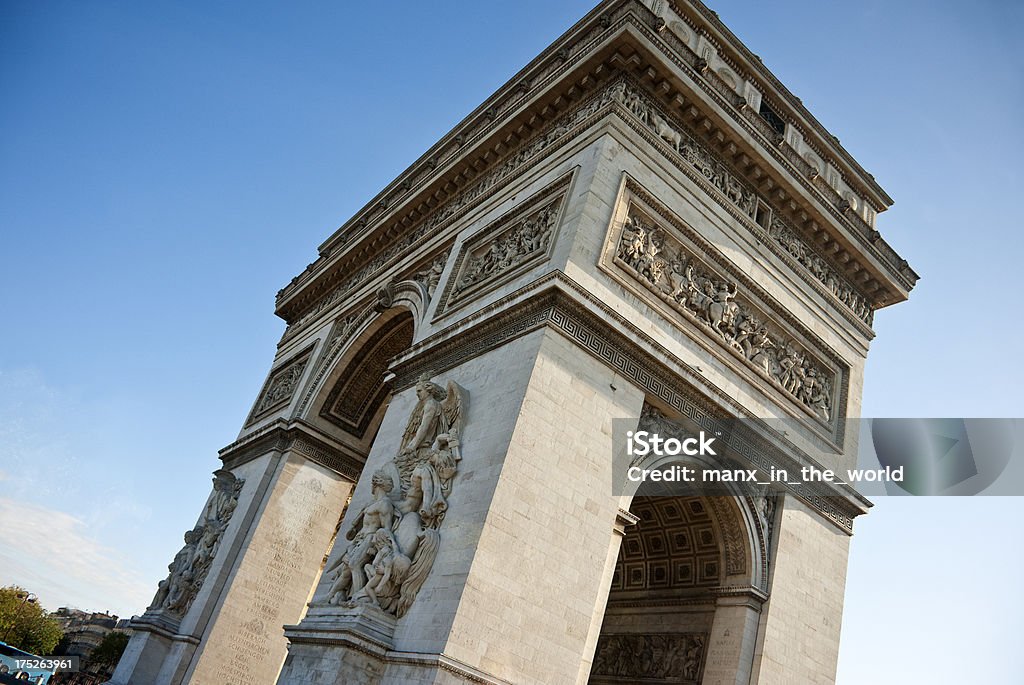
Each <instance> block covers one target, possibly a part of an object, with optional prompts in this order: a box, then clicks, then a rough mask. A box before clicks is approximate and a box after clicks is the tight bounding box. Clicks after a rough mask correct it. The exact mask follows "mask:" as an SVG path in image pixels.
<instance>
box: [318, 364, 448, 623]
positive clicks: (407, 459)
mask: <svg viewBox="0 0 1024 685" xmlns="http://www.w3.org/2000/svg"><path fill="white" fill-rule="evenodd" d="M416 396H417V403H416V406H415V408H414V409H413V411H412V414H411V415H410V416H409V421H408V423H407V424H406V428H405V431H404V433H403V434H402V441H401V447H400V448H399V450H398V454H397V455H396V456H395V458H394V459H392V460H391V462H389V463H388V464H387V465H386V466H385V467H384V468H381V469H378V470H377V471H376V472H375V473H374V474H373V477H372V479H371V484H372V493H373V501H372V502H370V503H369V504H367V505H366V506H365V507H364V508H363V509H362V511H360V512H359V514H358V515H357V516H356V518H355V520H354V522H353V523H352V526H351V528H350V529H349V530H348V532H347V533H346V534H345V538H346V539H347V540H349V545H348V547H347V548H346V549H345V551H344V552H343V553H342V554H341V556H339V557H338V558H337V560H336V561H335V562H334V563H333V564H331V565H330V566H329V567H328V568H327V569H326V571H325V576H326V577H327V578H328V579H329V580H330V581H331V585H330V588H329V589H328V591H327V593H326V595H325V597H324V599H323V600H322V601H320V602H318V604H319V605H321V606H324V605H327V606H332V605H340V606H354V605H356V604H358V603H365V604H371V605H374V606H377V607H379V608H380V609H382V610H384V611H386V612H388V613H391V614H394V615H395V616H397V617H399V618H401V617H402V616H403V615H404V614H405V613H406V611H408V610H409V607H410V606H411V605H412V603H413V601H414V600H415V598H416V594H417V593H418V592H419V590H420V588H421V587H423V583H424V582H425V581H426V578H427V574H429V573H430V569H431V566H432V565H433V563H434V558H435V557H436V556H437V551H438V548H439V545H440V539H441V538H440V528H441V524H442V522H443V521H444V517H445V512H446V511H447V510H448V496H449V495H450V493H451V487H452V480H453V479H454V477H455V474H456V472H457V471H458V468H459V461H461V459H462V455H461V454H460V451H459V436H460V435H461V432H462V425H463V420H464V416H465V412H466V411H467V407H468V398H467V395H466V392H465V391H464V390H463V389H462V388H461V387H460V386H459V385H457V384H456V383H454V382H452V381H449V382H448V384H447V387H441V386H440V385H438V384H437V383H434V382H432V381H431V380H430V379H429V378H428V377H426V376H423V377H421V378H420V380H419V381H418V382H417V384H416Z"/></svg>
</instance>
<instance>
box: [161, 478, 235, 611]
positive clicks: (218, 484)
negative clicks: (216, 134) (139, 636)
mask: <svg viewBox="0 0 1024 685" xmlns="http://www.w3.org/2000/svg"><path fill="white" fill-rule="evenodd" d="M244 484H245V481H244V480H243V479H241V478H236V477H235V475H234V474H233V473H231V472H230V471H225V470H223V469H221V470H218V471H216V472H214V478H213V495H212V496H211V497H210V499H209V501H208V502H207V504H206V508H205V509H204V510H203V516H202V518H201V519H200V521H199V523H198V524H196V527H195V528H193V529H192V530H190V531H187V532H186V533H185V546H184V547H182V548H181V550H180V551H179V552H178V554H177V555H175V557H174V561H172V562H171V564H170V565H169V566H168V567H167V570H168V571H169V572H170V573H169V574H168V576H167V578H166V580H162V581H160V585H159V587H158V589H157V591H156V596H154V597H153V603H152V604H150V605H149V608H148V609H147V610H146V613H147V614H150V613H156V614H166V615H169V616H171V617H174V618H177V619H180V618H181V617H182V616H184V615H185V614H186V613H188V610H189V608H190V607H191V606H192V602H193V601H195V598H196V595H197V594H199V589H200V588H201V587H202V586H203V581H205V580H206V575H207V574H208V573H209V571H210V566H211V565H212V563H213V559H214V557H216V556H217V550H218V549H220V542H221V538H222V537H223V536H224V530H225V529H226V528H227V527H228V522H229V521H230V520H231V516H232V515H233V514H234V513H235V508H236V507H237V506H238V496H239V494H240V493H241V492H242V485H244Z"/></svg>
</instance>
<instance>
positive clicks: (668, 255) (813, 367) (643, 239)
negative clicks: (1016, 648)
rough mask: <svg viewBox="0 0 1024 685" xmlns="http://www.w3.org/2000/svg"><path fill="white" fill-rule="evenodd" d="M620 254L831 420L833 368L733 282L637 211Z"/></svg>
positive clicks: (624, 261) (727, 342)
mask: <svg viewBox="0 0 1024 685" xmlns="http://www.w3.org/2000/svg"><path fill="white" fill-rule="evenodd" d="M616 256H617V259H618V261H620V262H621V263H622V264H623V265H625V266H626V267H627V268H628V269H630V270H631V271H633V272H634V273H635V275H636V276H638V277H639V278H640V279H641V280H642V281H644V282H645V283H646V285H647V286H648V287H649V288H650V289H652V290H654V291H655V292H656V293H657V294H658V295H659V296H660V297H661V298H662V299H664V300H666V301H668V302H669V303H670V304H671V305H672V306H673V308H674V309H676V310H677V311H680V312H683V313H685V314H686V315H688V316H689V317H690V318H692V319H693V320H695V321H697V322H699V323H700V324H702V325H703V326H704V327H705V328H706V329H708V330H709V331H710V332H711V334H712V335H713V336H714V337H716V338H718V339H719V340H720V341H721V342H722V344H723V345H725V346H726V347H728V348H730V349H732V350H733V351H735V352H736V353H737V354H739V355H740V356H741V357H742V358H743V359H745V360H746V362H747V363H748V364H749V365H750V366H752V367H753V368H755V369H757V370H758V371H759V372H761V373H763V374H764V375H766V376H768V377H769V378H771V379H772V380H773V381H775V383H777V384H778V385H779V386H780V387H781V388H782V389H783V390H785V392H786V393H788V394H789V395H790V396H791V397H793V398H795V399H796V400H797V401H798V402H800V403H801V404H803V405H804V406H806V407H807V408H808V409H810V410H811V411H812V412H813V413H814V414H816V415H817V416H818V417H819V418H821V419H822V420H823V421H829V420H831V410H832V388H833V384H834V379H833V375H832V373H831V372H829V371H828V370H827V369H825V368H824V367H823V366H821V365H820V364H819V363H818V362H817V361H816V360H814V359H813V358H812V357H811V356H810V355H809V354H808V353H807V352H806V351H805V350H804V349H803V348H802V347H801V346H800V345H799V344H798V343H796V341H794V340H792V339H790V338H788V337H787V336H785V335H784V334H783V333H781V332H779V331H777V330H775V327H774V326H772V325H771V324H770V322H768V321H767V320H766V319H764V318H763V317H761V316H760V315H759V314H758V313H757V312H755V311H754V309H753V307H751V306H749V305H747V304H746V303H744V302H742V301H739V300H738V299H737V297H738V295H739V294H740V293H739V287H738V286H737V284H736V283H735V282H732V281H730V280H728V279H725V278H721V277H720V276H718V275H717V274H715V273H713V272H711V271H709V270H708V269H706V268H705V267H704V266H703V265H702V264H701V263H700V262H699V261H697V260H696V259H693V258H692V257H690V256H689V255H688V254H687V253H686V251H685V250H684V249H683V247H682V245H680V244H678V242H677V241H675V240H674V239H672V238H670V237H669V236H668V235H667V234H666V233H665V232H664V231H663V230H662V229H660V228H658V227H657V226H655V225H654V224H653V223H652V222H650V221H649V220H647V219H645V218H643V217H641V216H640V215H639V214H637V213H635V212H631V213H630V215H629V217H628V218H627V219H626V223H625V225H624V226H623V229H622V234H621V236H620V238H619V244H618V248H617V251H616Z"/></svg>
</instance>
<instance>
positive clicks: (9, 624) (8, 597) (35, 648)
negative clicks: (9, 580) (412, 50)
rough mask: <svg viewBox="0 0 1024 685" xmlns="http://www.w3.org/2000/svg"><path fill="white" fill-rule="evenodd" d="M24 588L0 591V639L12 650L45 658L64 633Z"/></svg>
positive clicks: (8, 588) (10, 587) (2, 589)
mask: <svg viewBox="0 0 1024 685" xmlns="http://www.w3.org/2000/svg"><path fill="white" fill-rule="evenodd" d="M34 598H35V595H32V594H31V593H30V592H28V591H27V590H26V589H25V588H21V587H17V586H16V585H10V586H8V587H4V588H0V640H2V641H3V642H6V643H7V644H9V645H11V646H12V647H17V648H18V649H21V650H24V651H26V652H30V653H32V654H37V655H39V656H46V655H48V654H52V653H53V649H54V647H56V646H57V643H58V642H60V638H61V636H62V635H63V632H62V631H61V629H60V624H59V623H58V622H57V621H56V620H55V619H53V618H51V617H50V615H49V614H48V613H47V612H46V610H45V609H43V608H42V607H41V606H39V602H38V601H33V599H34Z"/></svg>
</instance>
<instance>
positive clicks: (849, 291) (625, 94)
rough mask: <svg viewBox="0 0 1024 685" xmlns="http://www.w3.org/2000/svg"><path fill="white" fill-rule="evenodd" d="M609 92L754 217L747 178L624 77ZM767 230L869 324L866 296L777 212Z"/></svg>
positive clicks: (753, 198)
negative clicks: (656, 106) (653, 103)
mask: <svg viewBox="0 0 1024 685" xmlns="http://www.w3.org/2000/svg"><path fill="white" fill-rule="evenodd" d="M611 92H612V94H613V97H614V98H615V100H616V102H618V103H619V104H620V105H622V106H623V107H624V108H625V109H626V110H628V111H629V112H630V113H632V114H633V115H634V116H635V117H636V118H637V119H638V120H640V122H641V123H643V124H644V125H645V126H646V127H647V128H648V129H650V130H651V132H653V133H654V134H655V135H657V136H658V138H660V139H661V140H663V141H664V142H665V143H667V144H668V145H669V147H671V148H672V149H673V150H675V151H676V152H677V153H679V155H680V156H681V157H682V158H683V159H685V160H686V162H687V163H688V164H690V165H691V166H692V167H693V169H694V170H696V171H697V172H699V173H700V175H701V176H702V177H703V178H704V180H705V181H707V182H708V183H710V184H711V185H712V186H714V187H715V188H717V189H718V191H719V192H720V193H721V194H722V195H723V196H724V197H725V199H726V200H728V201H729V202H730V203H731V204H733V205H734V206H735V207H736V208H737V209H739V210H740V211H741V212H743V213H744V214H745V215H746V216H747V217H748V218H750V219H754V218H755V217H756V215H757V203H758V201H757V196H756V194H755V193H754V191H753V190H751V189H750V188H749V187H748V184H747V183H746V182H744V181H742V180H740V178H739V176H738V175H737V174H735V173H734V172H733V171H732V170H730V169H729V167H727V166H726V165H725V164H724V163H722V162H721V161H720V160H719V159H717V158H716V157H715V155H714V154H713V153H712V152H711V151H710V150H708V149H707V148H706V147H705V146H703V145H702V144H701V143H699V142H698V141H697V139H696V138H694V137H693V136H691V135H690V134H689V133H687V132H686V131H685V130H684V129H683V128H682V127H678V126H674V125H673V124H671V123H670V122H669V121H668V120H667V119H666V118H665V117H663V116H662V115H661V114H659V113H658V111H657V109H656V108H655V107H654V106H653V105H652V104H651V103H650V102H648V101H647V99H646V98H645V97H644V96H643V95H642V94H641V93H640V92H639V91H638V90H637V89H636V88H634V87H633V86H631V85H629V84H627V83H626V82H625V81H619V82H618V83H616V84H615V85H614V86H612V88H611ZM767 232H768V235H769V237H771V238H773V239H774V240H775V241H776V242H777V243H778V244H779V246H780V247H781V248H782V249H783V251H785V252H787V253H788V254H789V256H790V257H792V258H793V259H795V260H796V261H797V262H798V263H799V264H800V265H801V266H802V267H803V268H804V269H806V271H807V272H808V273H809V274H810V275H811V276H813V277H814V278H815V279H817V280H818V281H819V282H820V283H821V284H822V285H824V286H825V287H827V288H828V289H829V290H830V291H831V292H832V294H833V295H834V296H835V297H836V299H838V300H839V301H840V302H842V303H843V304H844V305H846V306H847V307H849V308H850V310H852V311H853V313H854V314H855V315H856V316H857V318H859V319H860V320H861V321H863V322H864V323H866V324H868V325H870V324H871V321H872V317H873V314H874V312H873V310H872V309H871V304H870V303H869V302H868V300H867V298H865V297H864V296H863V295H860V294H858V293H857V292H856V290H855V289H854V288H853V286H851V285H850V283H849V282H848V281H847V280H846V279H845V278H844V277H843V276H841V275H839V273H838V272H837V271H836V270H835V269H834V268H832V267H831V266H829V264H828V263H827V262H826V261H825V260H824V259H823V258H822V257H821V256H820V255H818V254H817V253H816V252H815V251H814V250H813V249H812V248H811V247H809V246H808V245H807V244H806V243H805V241H804V240H803V239H802V238H800V237H799V236H798V235H797V233H796V231H795V230H793V229H792V228H790V227H789V226H788V225H787V224H786V222H785V221H784V220H783V219H781V218H780V217H779V215H777V214H776V215H774V216H773V218H772V221H771V223H770V224H769V226H768V228H767Z"/></svg>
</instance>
